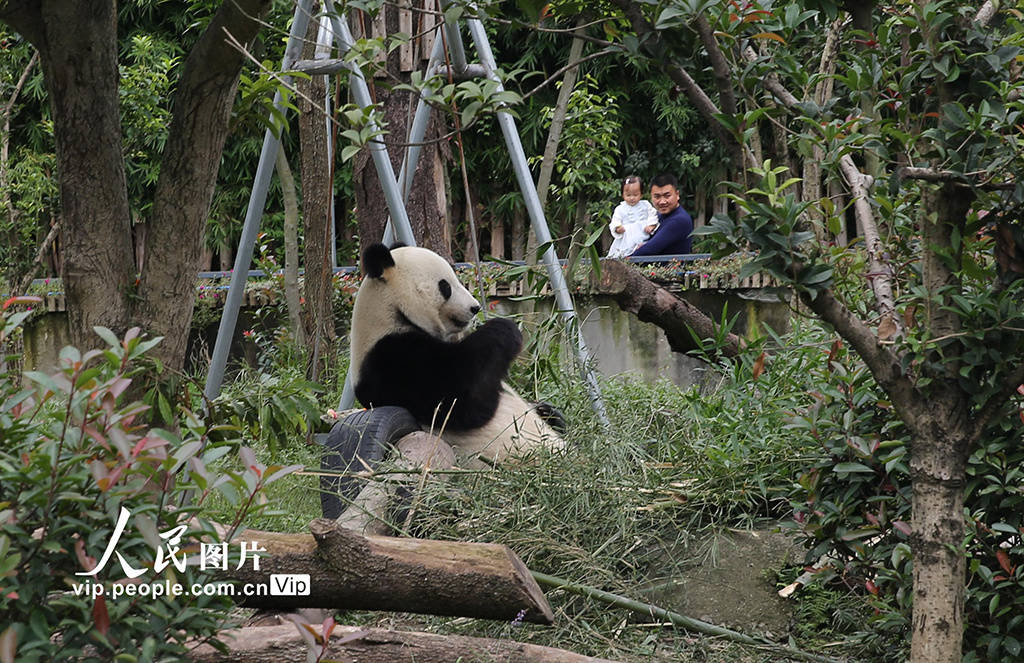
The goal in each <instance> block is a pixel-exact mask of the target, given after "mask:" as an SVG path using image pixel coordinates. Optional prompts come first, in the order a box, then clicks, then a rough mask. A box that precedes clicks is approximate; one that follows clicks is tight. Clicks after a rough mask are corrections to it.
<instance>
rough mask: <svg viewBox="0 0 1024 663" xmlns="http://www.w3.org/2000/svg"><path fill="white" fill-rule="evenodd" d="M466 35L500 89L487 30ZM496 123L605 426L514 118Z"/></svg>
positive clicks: (472, 23) (471, 22)
mask: <svg viewBox="0 0 1024 663" xmlns="http://www.w3.org/2000/svg"><path fill="white" fill-rule="evenodd" d="M466 22H467V25H468V26H469V34H470V37H472V39H473V44H474V45H475V46H476V52H477V55H478V56H479V57H480V62H481V63H482V64H483V65H484V68H485V69H486V70H487V77H488V78H490V79H491V80H493V81H495V82H497V83H498V91H499V92H500V91H502V90H503V88H502V86H501V82H500V79H499V78H498V75H497V74H496V73H495V70H496V69H497V68H498V67H497V64H496V63H495V60H494V53H492V52H491V44H490V41H489V40H488V39H487V32H486V31H485V30H484V25H483V23H481V22H480V20H479V19H476V18H470V19H468V20H467V21H466ZM498 124H499V126H500V127H501V133H502V135H503V136H504V138H505V144H506V146H507V147H508V151H509V157H510V158H511V159H512V167H513V169H514V170H515V173H516V180H517V181H518V183H519V190H520V191H521V192H522V194H523V200H524V201H525V203H526V211H527V213H528V214H529V215H530V223H531V224H532V226H533V232H534V233H535V234H536V235H537V241H538V242H540V243H541V244H548V249H547V251H545V252H544V256H543V260H544V265H545V267H547V271H548V278H549V280H550V281H551V288H552V291H553V292H554V295H555V304H556V305H557V307H558V311H559V313H560V314H561V316H562V319H563V320H564V322H565V324H566V327H568V329H569V330H570V332H571V333H573V334H574V335H575V337H576V338H575V341H576V359H577V360H578V361H579V365H580V371H581V373H582V375H583V379H584V382H585V383H586V385H587V392H588V394H589V396H590V403H591V406H592V407H593V408H594V412H595V413H596V414H597V417H598V419H599V420H600V421H601V423H602V424H604V425H605V426H608V425H609V421H608V411H607V410H606V409H605V405H604V399H603V398H602V397H601V387H600V385H598V382H597V376H596V375H595V374H594V367H593V363H592V361H591V357H590V350H589V349H588V348H587V342H586V340H584V338H583V330H582V329H581V328H580V323H579V320H578V319H577V318H576V308H575V307H574V306H573V302H572V295H571V294H570V293H569V287H568V285H567V284H566V282H565V274H563V273H562V266H561V265H560V264H559V262H558V256H557V255H556V254H555V249H554V246H553V245H552V244H551V231H550V230H549V228H548V223H547V220H546V219H545V218H544V209H543V207H542V206H541V204H540V198H539V197H538V196H537V187H536V186H535V185H534V183H533V177H532V175H531V174H530V166H529V164H528V163H527V161H526V153H525V152H524V151H523V143H522V141H521V140H520V138H519V130H518V129H517V128H516V121H515V119H514V118H513V117H512V115H511V114H509V113H507V112H504V111H498Z"/></svg>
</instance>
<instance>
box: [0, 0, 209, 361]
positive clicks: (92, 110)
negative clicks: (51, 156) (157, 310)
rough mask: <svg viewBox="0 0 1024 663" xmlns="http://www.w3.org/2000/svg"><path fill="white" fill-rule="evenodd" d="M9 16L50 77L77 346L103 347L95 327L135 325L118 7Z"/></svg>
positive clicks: (68, 4)
mask: <svg viewBox="0 0 1024 663" xmlns="http://www.w3.org/2000/svg"><path fill="white" fill-rule="evenodd" d="M7 9H8V12H10V13H5V14H4V16H3V18H4V20H6V21H7V22H9V23H10V25H11V26H12V27H14V29H15V30H17V31H18V32H19V33H21V34H22V35H23V36H24V37H26V38H27V39H29V40H30V41H31V42H32V43H33V45H34V46H35V47H36V48H37V49H38V50H39V55H40V61H41V63H42V67H43V75H44V78H45V80H46V88H47V92H48V95H49V98H50V107H51V111H52V116H53V130H54V137H55V140H56V147H57V168H58V172H59V173H60V196H61V205H62V216H63V219H64V223H63V226H62V231H61V233H62V234H61V243H62V246H63V247H64V250H65V253H64V255H65V261H64V288H65V293H66V295H67V300H68V323H69V325H70V329H71V338H72V342H73V343H75V344H76V345H78V347H80V348H82V349H85V348H88V347H92V346H94V345H96V342H97V338H96V336H95V334H94V333H93V331H92V328H93V326H94V325H102V326H105V327H109V328H111V329H113V330H115V332H118V333H120V332H123V331H124V330H125V329H126V328H127V327H128V325H129V322H130V317H131V316H130V302H131V298H130V297H131V295H132V293H133V291H134V289H135V273H136V269H135V264H134V262H135V261H134V259H133V256H132V245H131V227H130V218H129V209H128V190H127V184H126V178H125V171H124V161H123V159H122V156H121V123H120V117H121V114H120V110H119V107H118V93H117V84H118V69H117V8H116V7H115V6H114V4H113V3H109V2H99V1H96V0H93V1H89V2H83V1H79V0H63V1H60V2H50V3H46V4H45V5H43V4H42V3H23V4H21V5H19V6H15V7H8V8H7ZM69 26H73V29H72V30H69ZM193 290H194V284H193Z"/></svg>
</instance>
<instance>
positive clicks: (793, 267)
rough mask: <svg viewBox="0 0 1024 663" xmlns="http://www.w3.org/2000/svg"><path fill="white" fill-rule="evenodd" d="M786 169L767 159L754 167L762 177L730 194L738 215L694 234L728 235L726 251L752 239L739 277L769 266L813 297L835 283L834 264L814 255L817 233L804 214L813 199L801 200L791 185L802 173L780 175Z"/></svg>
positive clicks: (770, 271) (723, 251)
mask: <svg viewBox="0 0 1024 663" xmlns="http://www.w3.org/2000/svg"><path fill="white" fill-rule="evenodd" d="M787 170H788V168H786V167H785V166H777V167H774V168H773V167H772V163H771V161H766V162H765V164H764V167H763V168H752V169H751V171H750V172H751V173H752V174H753V175H756V176H757V177H759V178H761V181H760V183H759V184H758V185H757V186H755V187H754V188H752V189H749V190H747V191H745V192H743V193H739V194H729V198H730V199H731V200H732V201H733V202H734V203H735V204H736V206H737V208H739V209H740V210H741V211H742V213H740V214H737V218H736V220H733V219H731V218H730V217H728V216H725V215H718V216H715V217H714V218H713V219H712V220H711V222H710V223H709V224H708V225H706V226H703V227H701V228H698V229H696V230H695V231H694V232H693V234H694V235H696V236H700V235H718V236H721V237H722V238H724V239H725V240H726V241H725V243H724V245H721V246H720V248H719V250H718V251H717V252H716V253H717V254H723V255H724V254H728V253H732V252H733V251H735V250H736V249H737V248H739V247H742V246H744V245H746V244H747V243H748V242H749V243H750V245H753V246H756V247H757V248H758V249H759V250H758V252H757V254H756V255H755V256H754V258H753V259H752V260H751V261H750V262H749V263H747V264H746V265H744V267H743V269H742V270H740V273H739V278H740V279H744V278H746V277H748V276H751V275H752V274H756V273H758V272H765V273H768V274H771V275H772V276H774V277H775V278H777V279H779V280H780V281H782V282H785V283H788V284H790V285H792V287H794V288H795V289H796V290H797V291H804V292H807V293H808V294H809V295H810V296H811V298H812V299H813V298H814V297H815V296H816V295H817V293H818V292H820V291H822V290H825V289H828V288H829V287H830V286H831V281H832V272H833V270H832V267H831V266H830V265H828V264H827V263H823V262H820V261H818V262H816V261H815V260H814V258H815V256H814V252H815V248H816V245H814V244H813V243H812V242H811V240H813V239H814V233H813V232H811V231H810V230H807V229H806V226H807V221H806V218H805V214H806V212H807V209H808V208H809V207H810V206H811V203H810V202H802V201H800V200H799V198H798V197H797V195H796V193H795V192H794V191H793V190H792V187H793V185H794V184H797V183H798V182H800V179H799V178H796V177H790V178H786V179H784V180H782V181H780V179H779V175H782V174H783V173H785V172H786V171H787ZM787 189H789V191H787Z"/></svg>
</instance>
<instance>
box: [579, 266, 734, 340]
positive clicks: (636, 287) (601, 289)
mask: <svg viewBox="0 0 1024 663" xmlns="http://www.w3.org/2000/svg"><path fill="white" fill-rule="evenodd" d="M591 286H592V287H593V289H594V292H597V293H600V294H602V295H610V296H611V297H612V298H613V299H614V300H615V303H616V304H618V305H619V308H621V309H622V310H623V311H626V312H628V313H632V314H633V315H635V316H636V317H638V318H639V319H641V320H643V321H644V322H650V323H653V324H655V325H657V326H659V327H661V328H662V329H663V330H664V331H665V338H667V339H668V344H669V347H671V348H672V350H674V351H675V352H689V351H691V350H696V349H698V347H699V346H698V344H697V343H696V341H694V336H693V334H691V333H690V329H692V330H693V332H694V334H696V336H697V338H714V337H715V332H716V330H717V328H718V324H717V323H715V321H714V320H712V319H711V318H709V317H708V316H707V315H705V314H704V313H703V312H702V311H701V310H700V309H698V308H697V307H696V306H694V305H693V304H690V303H689V302H687V301H686V300H684V299H680V298H679V297H676V296H675V295H673V294H672V293H671V292H669V291H668V290H665V289H664V288H661V287H659V286H656V285H654V284H653V283H651V282H650V281H649V280H647V279H646V278H644V276H643V275H642V274H640V273H639V272H638V271H636V270H635V269H633V268H632V267H631V266H630V265H628V264H627V263H624V262H621V261H619V260H602V261H601V278H600V280H598V279H593V283H592V284H591ZM740 343H741V341H740V338H739V337H738V336H737V335H736V334H729V335H728V336H727V337H726V342H725V345H724V346H723V348H722V354H723V355H725V356H726V357H730V358H732V357H735V356H736V355H737V354H738V353H739V348H740Z"/></svg>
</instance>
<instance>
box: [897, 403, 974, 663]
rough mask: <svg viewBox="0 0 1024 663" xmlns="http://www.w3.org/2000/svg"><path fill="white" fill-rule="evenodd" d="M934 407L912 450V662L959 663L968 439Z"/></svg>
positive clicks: (945, 413)
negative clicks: (925, 429)
mask: <svg viewBox="0 0 1024 663" xmlns="http://www.w3.org/2000/svg"><path fill="white" fill-rule="evenodd" d="M932 405H933V407H934V409H933V410H932V411H931V412H929V413H927V414H925V415H923V416H926V417H928V418H930V419H931V420H932V421H931V422H930V425H929V427H928V428H929V430H927V431H926V432H924V433H923V434H919V435H915V436H914V439H913V441H912V444H911V459H910V468H911V477H912V479H913V490H914V496H913V502H912V513H913V531H912V533H911V537H910V548H911V551H912V552H913V556H914V608H913V621H912V626H911V636H910V645H911V647H910V660H911V661H913V662H914V663H960V660H961V653H960V650H961V646H962V640H963V627H964V622H963V617H964V615H963V610H964V583H965V574H966V557H965V556H964V551H963V548H962V545H961V544H960V542H962V541H963V540H964V533H965V532H964V517H963V513H964V483H965V480H966V468H967V454H966V453H965V451H966V448H967V442H966V440H967V435H966V434H965V433H964V432H963V431H961V430H957V427H956V425H955V424H952V423H951V422H948V421H946V420H945V418H946V416H948V415H950V414H951V413H948V412H946V411H944V410H943V409H942V406H941V405H940V404H938V403H933V404H932ZM940 418H941V419H942V420H940ZM954 542H956V543H954Z"/></svg>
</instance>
